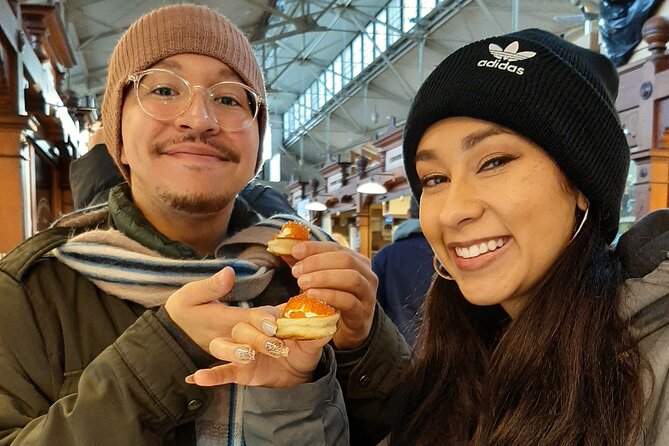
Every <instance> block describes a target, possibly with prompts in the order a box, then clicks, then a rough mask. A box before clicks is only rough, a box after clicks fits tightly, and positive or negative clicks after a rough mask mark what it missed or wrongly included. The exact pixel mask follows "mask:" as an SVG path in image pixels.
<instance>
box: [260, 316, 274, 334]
mask: <svg viewBox="0 0 669 446" xmlns="http://www.w3.org/2000/svg"><path fill="white" fill-rule="evenodd" d="M262 331H263V332H264V333H265V334H266V335H267V336H274V335H275V334H276V325H274V324H273V323H272V322H270V321H268V320H267V319H265V320H264V321H262Z"/></svg>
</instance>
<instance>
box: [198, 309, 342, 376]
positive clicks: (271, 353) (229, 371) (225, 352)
mask: <svg viewBox="0 0 669 446" xmlns="http://www.w3.org/2000/svg"><path fill="white" fill-rule="evenodd" d="M279 313H280V307H276V308H275V307H259V308H254V309H252V310H249V313H248V316H249V317H248V320H247V321H245V322H240V323H238V324H237V325H235V326H234V328H233V329H232V333H231V336H230V337H229V338H227V337H219V338H215V339H214V340H212V342H211V344H210V345H209V350H210V351H211V354H212V355H214V356H216V357H217V358H219V359H221V360H224V361H228V362H229V363H228V364H223V365H217V366H214V367H211V368H208V369H201V370H198V371H197V372H195V373H194V374H193V375H191V376H188V377H187V378H186V382H188V383H191V384H197V385H199V386H203V387H207V386H219V385H222V384H230V383H237V384H242V385H247V386H262V387H291V386H295V385H298V384H303V383H306V382H309V381H310V380H311V375H312V373H313V371H314V370H315V369H316V366H317V365H318V361H319V360H320V359H321V356H322V354H323V353H322V352H323V346H324V345H325V344H327V343H328V342H329V341H330V339H331V337H327V338H322V339H316V340H312V341H293V340H281V339H278V338H276V337H274V334H276V317H277V316H278V315H279Z"/></svg>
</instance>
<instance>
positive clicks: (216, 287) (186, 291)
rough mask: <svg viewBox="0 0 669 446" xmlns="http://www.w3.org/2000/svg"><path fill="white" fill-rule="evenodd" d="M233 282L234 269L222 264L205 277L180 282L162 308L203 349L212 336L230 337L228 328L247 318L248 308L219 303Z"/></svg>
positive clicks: (230, 328) (207, 349) (230, 288)
mask: <svg viewBox="0 0 669 446" xmlns="http://www.w3.org/2000/svg"><path fill="white" fill-rule="evenodd" d="M234 284H235V271H234V270H233V269H232V268H230V267H226V268H223V269H222V270H221V271H219V272H218V273H216V274H214V275H213V276H211V277H209V278H208V279H204V280H198V281H195V282H191V283H189V284H186V285H184V286H183V287H182V288H181V289H179V290H177V291H176V292H175V293H174V294H172V295H171V296H170V297H169V299H167V303H165V311H167V314H168V315H169V316H170V318H171V319H172V321H174V323H175V324H176V325H177V326H178V327H179V328H181V330H183V331H184V333H186V335H188V336H189V337H190V338H191V339H192V340H193V341H195V342H196V343H197V344H198V345H199V346H200V347H201V348H203V349H204V350H205V351H207V352H209V353H211V352H210V350H209V344H210V343H211V341H212V340H213V339H214V338H218V337H221V336H230V333H231V332H232V327H234V326H235V325H237V323H239V322H241V321H246V320H248V317H249V316H248V314H249V311H250V310H249V309H248V308H239V307H233V306H230V305H228V304H226V303H223V302H220V301H219V299H221V298H222V297H223V296H225V295H226V294H228V293H229V292H230V290H232V286H233V285H234Z"/></svg>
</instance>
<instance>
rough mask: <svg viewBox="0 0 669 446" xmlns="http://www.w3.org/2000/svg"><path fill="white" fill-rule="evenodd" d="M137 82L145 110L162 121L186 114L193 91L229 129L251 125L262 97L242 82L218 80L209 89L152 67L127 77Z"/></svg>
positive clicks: (135, 85)
mask: <svg viewBox="0 0 669 446" xmlns="http://www.w3.org/2000/svg"><path fill="white" fill-rule="evenodd" d="M128 82H132V83H133V84H134V89H135V96H136V97H137V102H138V103H139V106H140V107H141V108H142V110H144V113H146V114H147V115H149V116H151V117H152V118H154V119H157V120H159V121H167V120H170V119H174V118H176V117H178V116H180V115H181V114H183V113H184V112H185V111H186V110H187V109H188V107H190V104H191V103H192V102H193V94H195V92H196V91H201V92H202V93H203V94H204V95H205V98H206V103H207V108H208V110H209V113H210V114H211V116H212V117H213V118H214V120H215V121H216V122H217V123H218V124H219V125H220V126H221V128H222V129H224V130H227V131H235V130H243V129H246V128H248V127H250V126H251V125H252V124H253V121H255V119H256V118H257V117H258V110H259V108H260V106H261V104H262V103H263V98H262V97H261V96H258V94H257V93H256V92H255V91H253V90H252V89H251V88H249V87H247V86H246V85H244V84H240V83H239V82H228V81H224V82H219V83H217V84H214V85H212V86H211V87H209V88H206V87H203V86H201V85H191V84H190V83H189V82H188V81H187V80H186V79H184V78H182V77H181V76H179V75H178V74H176V73H173V72H172V71H169V70H163V69H160V68H151V69H148V70H144V71H140V72H138V73H135V74H131V75H130V76H128Z"/></svg>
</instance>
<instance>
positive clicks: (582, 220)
mask: <svg viewBox="0 0 669 446" xmlns="http://www.w3.org/2000/svg"><path fill="white" fill-rule="evenodd" d="M589 210H590V206H588V207H587V208H585V212H584V214H583V218H582V219H581V223H580V224H579V225H578V228H577V229H576V232H574V235H573V236H572V237H571V240H569V243H571V242H573V241H574V239H575V238H576V236H577V235H578V233H579V232H581V229H583V225H585V221H586V220H587V219H588V211H589Z"/></svg>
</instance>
